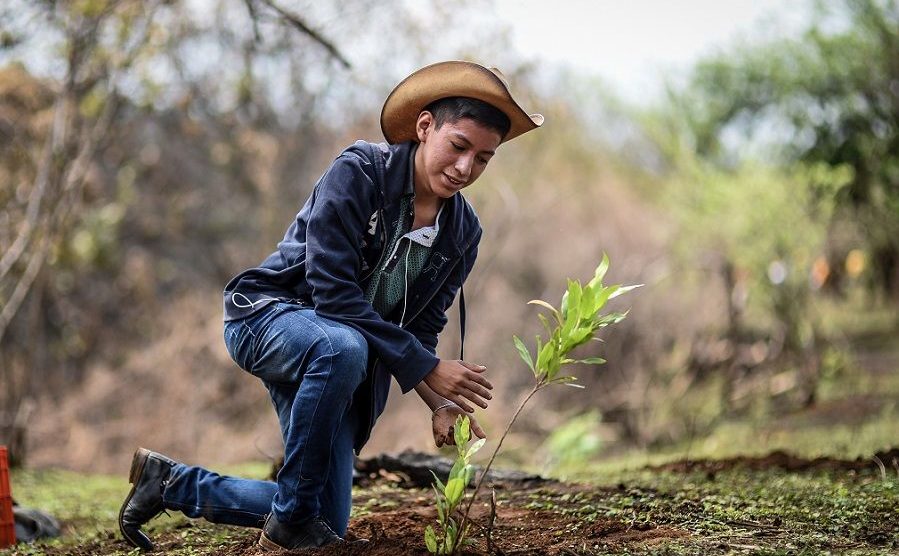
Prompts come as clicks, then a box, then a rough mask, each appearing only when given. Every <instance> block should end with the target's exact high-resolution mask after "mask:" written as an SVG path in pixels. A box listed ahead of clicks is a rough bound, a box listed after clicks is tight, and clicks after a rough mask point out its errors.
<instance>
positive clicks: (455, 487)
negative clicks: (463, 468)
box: [446, 478, 465, 508]
mask: <svg viewBox="0 0 899 556" xmlns="http://www.w3.org/2000/svg"><path fill="white" fill-rule="evenodd" d="M464 492H465V481H464V480H463V479H460V478H455V479H450V480H449V481H447V483H446V500H447V502H449V505H450V508H454V507H456V505H457V504H459V500H461V499H462V494H463V493H464Z"/></svg>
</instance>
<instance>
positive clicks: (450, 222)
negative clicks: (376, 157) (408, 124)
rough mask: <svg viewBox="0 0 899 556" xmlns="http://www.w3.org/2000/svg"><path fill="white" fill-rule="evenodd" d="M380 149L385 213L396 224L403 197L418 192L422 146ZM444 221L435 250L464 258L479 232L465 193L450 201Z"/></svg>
mask: <svg viewBox="0 0 899 556" xmlns="http://www.w3.org/2000/svg"><path fill="white" fill-rule="evenodd" d="M376 148H377V149H378V151H380V152H379V154H380V155H381V156H382V157H383V160H384V164H383V165H379V164H376V165H375V166H376V168H378V170H381V169H382V168H383V173H382V174H381V175H379V176H378V177H379V181H380V185H381V191H382V192H383V194H384V210H385V212H386V213H387V219H388V221H395V218H397V216H398V212H397V211H399V207H400V199H401V197H402V196H403V195H404V194H407V193H412V192H413V191H414V186H413V183H414V182H413V172H414V168H415V163H414V160H415V159H414V157H415V151H416V149H417V148H418V143H415V142H413V141H407V142H405V143H397V144H395V145H388V144H386V143H381V144H379V145H377V146H376ZM441 218H442V220H441V222H440V228H441V234H440V235H438V236H437V243H435V244H434V247H435V248H437V249H443V250H444V251H448V252H449V253H451V254H453V255H456V256H460V255H461V254H462V253H463V252H464V251H465V250H466V249H467V248H468V246H469V245H470V244H471V241H472V240H473V239H474V238H473V233H472V232H473V230H474V228H475V227H474V226H473V225H472V224H473V222H467V221H466V218H475V217H474V211H473V210H472V209H471V207H470V206H469V205H468V202H467V201H466V200H465V198H464V197H463V196H462V193H461V192H460V193H456V194H455V195H453V196H452V197H450V198H449V199H447V200H446V202H445V203H444V204H443V209H442V216H441ZM447 242H449V243H447Z"/></svg>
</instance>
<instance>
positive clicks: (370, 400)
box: [224, 141, 481, 448]
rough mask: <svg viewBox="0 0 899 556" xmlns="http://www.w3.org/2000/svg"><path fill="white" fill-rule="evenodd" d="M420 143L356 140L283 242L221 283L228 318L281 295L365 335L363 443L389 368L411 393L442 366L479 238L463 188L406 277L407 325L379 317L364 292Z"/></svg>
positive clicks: (358, 399)
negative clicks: (443, 340) (450, 315)
mask: <svg viewBox="0 0 899 556" xmlns="http://www.w3.org/2000/svg"><path fill="white" fill-rule="evenodd" d="M414 146H415V145H414V143H411V142H409V143H400V144H397V145H387V144H385V143H381V144H372V143H367V142H364V141H357V142H356V143H355V144H354V145H352V146H351V147H349V148H347V149H346V150H345V151H343V152H342V153H341V154H340V156H338V157H337V159H336V160H335V161H334V162H333V163H332V164H331V166H330V167H329V168H328V170H327V171H326V172H325V174H324V175H323V176H322V177H321V179H319V181H318V183H317V184H316V185H315V189H314V190H313V192H312V194H311V195H310V197H309V199H308V200H307V201H306V204H305V205H304V206H303V208H302V209H301V210H300V212H299V214H297V217H296V220H295V221H294V222H293V223H292V224H291V226H290V228H289V229H288V230H287V232H286V233H285V235H284V239H282V240H281V242H280V243H279V244H278V250H277V251H275V252H274V253H272V254H271V255H270V256H269V257H268V258H266V259H265V261H263V262H262V264H261V265H260V266H258V267H256V268H251V269H249V270H246V271H244V272H243V273H241V274H239V275H238V276H236V277H234V279H232V280H231V281H230V282H229V283H228V285H227V286H225V292H224V296H225V299H224V301H225V320H226V321H227V320H235V319H240V318H245V317H247V316H249V315H251V314H253V313H255V312H256V311H258V310H259V309H261V308H262V307H263V306H265V305H266V304H268V303H271V302H274V301H275V300H282V301H289V302H295V303H300V304H304V305H306V306H310V307H313V308H314V309H315V312H316V313H317V314H318V315H320V316H322V317H326V318H329V319H332V320H335V321H337V322H341V323H344V324H347V325H349V326H352V327H353V328H355V329H356V330H358V331H359V332H360V333H361V334H362V335H363V336H364V337H365V339H366V340H367V342H368V344H369V365H368V375H367V377H366V379H365V382H364V383H363V385H362V386H360V387H359V389H358V390H357V391H356V393H355V395H354V404H357V410H358V411H359V412H360V413H358V414H359V415H362V416H363V418H364V417H368V423H367V426H365V424H364V423H363V425H362V426H361V427H360V431H359V437H358V438H357V442H356V447H357V448H361V446H362V445H363V444H364V443H365V442H366V441H367V440H368V436H369V434H370V432H371V427H372V426H373V425H374V421H375V420H376V419H377V418H378V416H379V415H380V414H381V412H382V411H383V409H384V406H385V405H386V403H387V394H388V392H389V388H390V375H393V376H394V377H395V378H396V380H397V382H398V383H399V385H400V387H401V388H402V391H403V393H406V392H408V391H409V390H411V389H412V388H414V387H415V386H416V385H417V384H418V383H419V382H421V380H422V379H424V377H425V376H426V375H427V374H428V373H430V372H431V370H433V369H434V367H435V366H436V365H437V363H438V361H439V359H438V358H437V356H436V349H437V335H438V334H439V333H440V332H441V331H442V330H443V327H444V326H445V325H446V321H447V318H446V310H447V309H448V308H449V307H450V305H452V302H453V299H455V297H456V292H457V291H458V290H459V288H460V287H461V286H462V283H463V282H464V281H465V279H466V277H467V276H468V274H469V272H471V268H472V266H473V265H474V262H475V259H476V257H477V250H478V242H479V241H480V239H481V226H480V223H479V221H478V217H477V215H476V214H475V212H474V209H473V208H472V207H471V205H469V204H468V202H467V201H466V200H465V198H464V197H463V196H462V195H461V194H460V193H457V194H455V195H453V196H452V197H451V198H450V199H448V200H447V201H446V202H445V205H444V208H443V211H442V213H441V216H440V219H441V220H440V233H439V234H438V236H437V240H436V242H435V243H434V245H433V246H432V248H431V253H430V255H429V258H428V261H427V262H426V263H425V267H424V269H423V270H422V272H421V274H420V275H419V277H418V279H417V280H416V281H415V282H413V283H412V284H411V285H410V288H409V291H408V293H407V296H406V302H405V303H406V304H407V307H406V322H405V323H404V324H403V327H402V328H401V327H400V326H399V325H398V324H397V323H398V321H399V315H397V314H393V315H388V316H387V317H386V318H382V317H381V316H380V315H378V313H376V312H375V310H374V308H373V307H372V305H371V303H369V302H368V301H366V300H365V289H366V286H367V284H368V281H369V279H370V277H371V274H372V272H373V271H374V269H376V268H377V265H378V262H379V261H380V260H381V257H382V256H384V254H383V252H384V250H385V249H386V244H387V242H388V240H389V235H390V233H391V232H392V231H393V230H394V229H395V228H396V225H397V221H398V219H399V218H400V199H401V197H402V195H403V194H404V193H406V192H409V191H411V189H410V188H411V187H412V184H411V183H410V175H411V168H410V165H411V164H413V161H412V156H411V155H412V153H413V152H414ZM399 305H400V307H398V310H400V309H402V305H403V304H402V303H400V304H399ZM397 312H399V311H397ZM410 315H411V316H410Z"/></svg>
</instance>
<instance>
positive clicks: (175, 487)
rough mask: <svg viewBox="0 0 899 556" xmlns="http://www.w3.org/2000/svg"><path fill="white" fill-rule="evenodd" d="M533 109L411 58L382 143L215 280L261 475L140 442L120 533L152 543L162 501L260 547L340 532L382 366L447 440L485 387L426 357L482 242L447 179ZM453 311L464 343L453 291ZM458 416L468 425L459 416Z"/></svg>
mask: <svg viewBox="0 0 899 556" xmlns="http://www.w3.org/2000/svg"><path fill="white" fill-rule="evenodd" d="M542 123H543V117H542V116H540V115H539V114H535V115H533V116H529V115H528V114H527V113H526V112H525V111H524V110H523V109H522V108H521V107H520V106H519V105H518V104H517V103H516V102H515V100H514V99H513V98H512V95H511V93H510V92H509V88H508V85H507V84H506V81H505V79H504V78H503V76H502V74H500V73H499V71H497V70H495V69H488V68H486V67H483V66H481V65H478V64H475V63H471V62H459V61H452V62H442V63H438V64H434V65H431V66H427V67H425V68H422V69H420V70H418V71H416V72H415V73H413V74H412V75H410V76H409V77H407V78H406V79H404V80H403V81H402V82H401V83H400V84H399V85H397V86H396V88H395V89H394V90H393V91H392V92H391V93H390V95H389V96H388V97H387V100H386V101H385V103H384V107H383V109H382V111H381V129H382V130H383V132H384V137H385V138H386V139H387V143H382V144H372V143H367V142H364V141H358V142H356V143H355V144H354V145H352V146H350V147H349V148H347V149H346V150H345V151H343V152H342V153H341V154H340V155H339V156H338V157H337V159H336V160H335V161H334V162H333V163H332V164H331V165H330V167H329V168H328V169H327V170H326V171H325V173H324V175H323V176H322V177H321V179H320V180H319V182H318V183H317V184H316V186H315V189H314V190H313V192H312V194H311V196H310V197H309V199H308V200H307V201H306V203H305V205H304V206H303V207H302V209H301V210H300V212H299V214H297V216H296V219H295V221H294V222H293V223H292V224H291V225H290V226H289V228H288V229H287V232H286V234H285V235H284V239H283V240H281V242H280V243H279V244H278V246H277V250H276V251H275V252H274V253H272V254H271V255H270V256H269V257H268V258H267V259H265V260H264V261H263V262H262V263H261V264H260V265H259V266H258V267H256V268H251V269H249V270H246V271H245V272H242V273H241V274H239V275H238V276H236V277H235V278H234V279H233V280H231V282H230V283H228V285H227V286H226V287H225V292H224V310H225V343H226V344H227V347H228V351H229V353H230V354H231V356H232V358H233V359H234V361H235V362H236V363H237V364H238V365H240V367H241V368H243V369H245V370H246V371H247V372H249V373H252V374H253V375H254V376H256V377H258V378H259V379H260V380H262V383H263V384H264V385H265V387H266V388H267V389H268V391H269V394H270V395H271V399H272V403H273V404H274V406H275V411H276V412H277V414H278V420H279V422H280V425H281V433H282V435H283V439H284V464H283V466H282V467H281V469H280V471H279V473H278V476H277V481H276V482H270V481H258V480H249V479H241V478H235V477H223V476H220V475H218V474H216V473H213V472H211V471H208V470H206V469H204V468H201V467H190V466H187V465H184V464H182V463H178V462H175V461H173V460H171V459H169V458H167V457H165V456H162V455H161V454H157V453H155V452H150V451H148V450H145V449H143V448H139V449H138V450H137V452H135V454H134V459H133V461H132V464H131V473H130V477H129V480H130V482H131V483H132V484H133V485H134V486H133V488H132V489H131V492H130V493H129V494H128V496H127V498H126V499H125V502H124V503H123V505H122V509H121V512H120V514H119V527H120V529H121V531H122V534H123V535H124V537H125V539H126V540H127V541H128V542H129V543H131V544H133V545H135V546H137V547H140V548H142V549H145V550H151V549H152V548H153V543H152V542H151V541H150V539H149V538H148V537H147V536H146V535H145V534H144V533H143V531H141V526H142V525H144V524H145V523H147V522H148V521H149V520H150V519H152V518H153V517H155V516H156V515H157V514H159V513H160V512H162V511H163V510H165V509H168V510H180V511H181V512H183V513H184V514H185V515H187V516H189V517H204V518H206V519H207V520H209V521H211V522H214V523H227V524H233V525H243V526H248V527H258V528H262V534H261V536H260V538H259V544H260V545H261V546H262V547H263V548H265V549H270V550H280V549H298V548H311V547H321V546H325V545H328V544H331V543H341V542H345V541H344V540H343V537H344V535H345V534H346V529H347V524H348V522H349V516H350V507H351V504H352V498H351V491H352V478H353V463H354V452H358V450H360V449H361V448H362V446H363V445H364V444H365V443H366V441H367V440H368V438H369V436H370V434H371V429H372V427H373V426H374V423H375V421H376V420H377V418H378V416H379V415H380V414H381V412H382V411H383V409H384V406H385V404H386V402H387V394H388V391H389V388H390V377H391V375H392V376H393V377H394V378H395V379H396V381H397V382H398V383H399V385H400V387H401V388H402V391H403V393H406V392H408V391H409V390H412V389H415V391H416V392H417V393H418V395H419V396H421V398H422V400H424V402H425V403H426V404H427V405H428V407H429V408H430V409H431V411H432V428H433V432H434V440H435V442H436V444H437V445H438V446H440V445H442V444H444V443H448V444H452V443H453V435H452V432H451V428H452V426H453V424H454V422H455V420H456V416H457V415H460V414H462V413H471V412H473V411H474V409H473V407H472V405H477V406H480V407H482V408H486V407H487V400H490V399H491V394H490V390H491V389H492V386H491V384H490V382H489V381H488V380H487V379H486V378H485V377H484V371H485V370H486V367H484V366H481V365H477V364H474V363H470V362H466V361H462V360H448V359H439V358H437V356H436V355H435V354H436V347H437V335H438V334H439V333H440V332H441V331H442V330H443V327H444V325H445V324H446V321H447V318H446V314H445V313H446V310H447V309H448V308H449V307H450V305H451V304H452V302H453V300H454V299H455V297H456V293H457V292H458V291H459V289H460V288H461V287H462V284H463V282H465V279H466V278H467V277H468V274H469V272H471V269H472V266H473V265H474V262H475V259H476V257H477V252H478V242H479V241H480V239H481V227H480V224H479V222H478V217H477V215H476V214H475V211H474V209H472V207H471V205H469V204H468V202H467V201H466V200H465V198H464V197H463V196H462V195H461V193H460V191H461V190H462V189H464V188H466V187H468V186H469V185H471V184H472V183H474V182H475V180H477V179H478V177H479V176H480V175H481V173H482V172H483V171H484V169H485V168H486V167H487V164H488V163H489V162H490V159H491V158H492V157H493V156H494V153H495V152H496V150H497V148H498V147H499V145H500V144H501V143H503V142H505V141H508V140H510V139H513V138H515V137H518V136H519V135H521V134H522V133H525V132H527V131H530V130H532V129H536V128H537V127H539V126H540V125H541V124H542ZM460 311H461V316H462V318H461V321H462V335H463V341H464V329H465V327H464V322H465V317H464V315H465V298H464V295H462V298H461V300H460ZM460 357H461V356H460ZM472 430H473V431H474V433H475V434H476V435H477V436H479V437H481V438H483V437H484V432H483V430H482V429H481V427H480V426H479V425H478V423H477V421H475V420H472Z"/></svg>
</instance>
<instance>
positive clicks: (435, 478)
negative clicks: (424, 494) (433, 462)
mask: <svg viewBox="0 0 899 556" xmlns="http://www.w3.org/2000/svg"><path fill="white" fill-rule="evenodd" d="M431 475H433V476H434V481H435V482H436V483H437V486H438V487H439V488H440V492H446V486H445V485H444V484H443V483H442V482H441V481H440V479H438V478H437V474H436V473H434V472H433V471H431Z"/></svg>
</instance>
